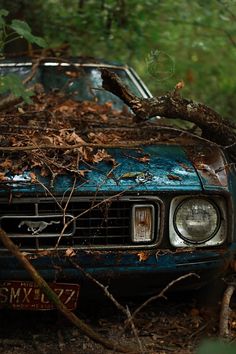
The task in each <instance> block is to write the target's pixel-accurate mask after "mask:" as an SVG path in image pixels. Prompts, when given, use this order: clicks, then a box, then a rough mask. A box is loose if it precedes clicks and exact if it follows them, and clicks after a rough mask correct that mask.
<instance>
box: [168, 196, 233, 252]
mask: <svg viewBox="0 0 236 354" xmlns="http://www.w3.org/2000/svg"><path fill="white" fill-rule="evenodd" d="M191 200H192V201H193V202H194V201H199V200H203V201H207V203H210V204H209V205H211V206H212V207H213V208H214V211H215V213H216V214H215V215H216V218H217V222H216V225H215V227H214V228H213V230H212V232H211V233H210V234H209V235H207V234H206V237H204V235H203V236H202V238H200V239H199V240H197V239H195V240H194V237H193V239H192V240H191V235H190V237H189V238H188V237H186V235H183V234H181V232H180V231H179V230H178V227H177V226H176V215H177V213H178V210H180V208H181V206H183V205H184V204H185V203H186V202H189V201H191ZM226 234H227V222H226V202H225V200H224V199H223V198H222V197H220V196H209V197H205V196H179V197H176V198H174V199H173V200H172V202H171V206H170V215H169V237H170V243H171V245H172V246H174V247H207V246H217V245H221V244H222V243H223V242H224V241H225V239H226Z"/></svg>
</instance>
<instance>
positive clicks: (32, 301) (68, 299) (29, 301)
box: [0, 281, 79, 310]
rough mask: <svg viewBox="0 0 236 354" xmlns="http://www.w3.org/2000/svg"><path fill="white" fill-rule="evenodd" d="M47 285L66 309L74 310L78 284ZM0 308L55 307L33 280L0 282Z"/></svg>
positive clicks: (31, 308) (43, 308) (40, 308)
mask: <svg viewBox="0 0 236 354" xmlns="http://www.w3.org/2000/svg"><path fill="white" fill-rule="evenodd" d="M48 285H49V286H50V288H51V289H52V290H53V291H54V292H55V293H56V294H57V296H58V297H59V299H60V300H61V302H62V303H63V304H64V305H65V306H66V307H67V308H68V310H74V309H75V308H76V307H77V300H78V296H79V285H78V284H66V283H51V284H48ZM0 308H11V309H16V310H17V309H19V310H52V309H55V305H54V304H53V303H52V302H50V301H49V300H48V299H47V297H46V295H44V293H43V292H42V291H41V290H40V289H39V288H38V286H37V285H36V284H35V283H34V282H30V281H5V282H4V283H1V284H0Z"/></svg>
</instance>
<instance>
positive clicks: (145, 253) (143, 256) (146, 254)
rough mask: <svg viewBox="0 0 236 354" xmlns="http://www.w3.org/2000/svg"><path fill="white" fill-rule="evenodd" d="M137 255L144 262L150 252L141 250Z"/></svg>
mask: <svg viewBox="0 0 236 354" xmlns="http://www.w3.org/2000/svg"><path fill="white" fill-rule="evenodd" d="M137 256H138V260H139V262H144V261H146V260H147V259H148V258H149V253H148V252H144V251H141V252H138V253H137Z"/></svg>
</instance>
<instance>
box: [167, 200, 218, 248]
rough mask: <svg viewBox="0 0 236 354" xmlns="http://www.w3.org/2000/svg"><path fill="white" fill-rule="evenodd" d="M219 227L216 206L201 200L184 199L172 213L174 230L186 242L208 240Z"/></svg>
mask: <svg viewBox="0 0 236 354" xmlns="http://www.w3.org/2000/svg"><path fill="white" fill-rule="evenodd" d="M219 226H220V215H219V210H218V208H217V206H216V205H215V204H213V203H212V202H210V201H208V200H206V199H203V198H190V199H185V200H184V201H182V202H181V203H180V204H179V205H178V207H177V208H176V210H175V213H174V228H175V230H176V232H177V233H178V235H179V236H180V237H181V238H182V239H184V240H186V241H188V242H192V243H201V242H205V241H207V240H209V239H210V238H212V237H213V236H214V235H215V234H216V233H217V231H218V230H219Z"/></svg>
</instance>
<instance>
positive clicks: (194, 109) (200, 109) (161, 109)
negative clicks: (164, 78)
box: [102, 69, 236, 158]
mask: <svg viewBox="0 0 236 354" xmlns="http://www.w3.org/2000/svg"><path fill="white" fill-rule="evenodd" d="M102 79H103V88H104V89H105V90H108V91H110V92H112V93H113V94H115V95H116V96H118V97H119V98H121V99H122V100H123V101H124V102H125V103H126V104H127V105H128V106H129V107H130V108H131V109H132V111H133V112H134V113H135V115H136V120H137V121H142V120H146V119H148V118H151V117H155V116H161V117H165V118H171V119H183V120H186V121H188V122H192V123H194V124H196V125H197V126H198V127H199V128H201V130H202V135H203V137H204V138H207V139H209V140H211V141H213V142H214V143H216V144H219V145H223V146H229V145H230V147H229V149H228V151H229V152H230V153H231V154H232V155H234V156H235V158H236V145H235V143H236V135H235V133H234V131H233V129H232V124H231V123H230V122H227V121H226V120H225V119H223V118H222V117H221V116H220V115H219V114H218V113H217V112H215V111H214V110H213V109H211V108H210V107H208V106H206V105H204V104H201V103H198V102H194V101H192V100H189V99H185V98H182V97H181V96H180V95H179V93H178V91H177V90H175V91H174V92H171V93H168V94H166V95H164V96H160V97H152V98H139V97H137V96H135V95H134V94H133V93H132V92H130V90H129V89H128V88H127V87H126V86H125V85H124V84H123V82H122V81H121V79H120V78H119V77H118V76H117V75H116V74H115V73H113V72H111V71H110V70H108V69H102Z"/></svg>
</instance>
